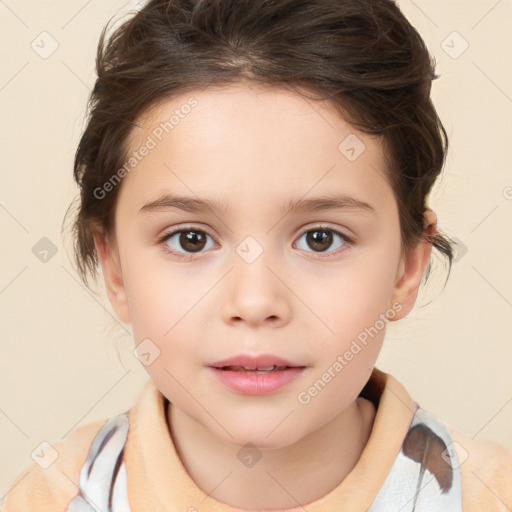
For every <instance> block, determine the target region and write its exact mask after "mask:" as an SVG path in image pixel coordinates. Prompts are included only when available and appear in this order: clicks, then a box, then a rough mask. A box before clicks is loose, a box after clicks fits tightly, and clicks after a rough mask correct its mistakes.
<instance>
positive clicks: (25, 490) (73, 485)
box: [0, 418, 109, 512]
mask: <svg viewBox="0 0 512 512" xmlns="http://www.w3.org/2000/svg"><path fill="white" fill-rule="evenodd" d="M108 421H109V418H104V419H101V420H97V421H94V422H91V423H88V424H86V425H83V426H82V427H79V428H77V429H75V430H73V431H72V432H71V433H70V434H69V435H68V436H67V437H66V438H65V439H63V440H61V441H59V442H56V443H53V444H50V443H43V444H41V445H40V447H39V450H38V451H36V452H34V454H33V457H34V462H33V463H31V464H30V465H29V466H27V467H26V468H25V469H24V470H23V471H22V472H21V473H20V474H19V475H18V476H17V477H16V478H15V479H14V481H13V482H12V483H11V485H10V487H9V489H8V492H7V494H6V495H5V497H4V500H3V503H2V507H1V509H0V510H1V512H18V511H20V512H21V511H26V510H53V511H55V512H57V511H60V510H62V511H64V510H65V509H66V508H67V506H68V505H69V503H70V501H71V500H72V499H73V498H74V497H75V496H76V494H77V492H78V486H77V483H78V481H79V478H80V470H81V468H82V466H83V465H84V463H85V462H86V460H87V457H88V455H89V450H90V448H91V444H92V443H93V441H94V438H95V437H96V435H97V434H98V432H99V431H100V430H101V428H102V427H103V426H104V425H105V424H106V423H107V422H108Z"/></svg>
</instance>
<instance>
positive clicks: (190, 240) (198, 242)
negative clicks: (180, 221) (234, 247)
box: [160, 229, 214, 254]
mask: <svg viewBox="0 0 512 512" xmlns="http://www.w3.org/2000/svg"><path fill="white" fill-rule="evenodd" d="M175 235H180V236H179V237H177V242H176V240H173V239H175V238H176V236H175ZM207 237H208V238H210V239H211V240H212V237H211V236H210V235H209V234H208V233H206V232H205V231H201V230H199V229H180V230H177V231H173V232H172V233H167V234H166V235H165V236H164V237H163V238H162V240H160V241H161V242H162V243H164V242H169V241H171V242H173V241H174V242H175V245H174V246H173V245H172V243H166V245H168V246H169V247H170V248H171V249H172V250H173V251H174V252H177V253H180V250H179V247H177V246H181V248H182V249H185V251H186V252H185V253H184V254H190V253H196V252H200V251H201V250H202V249H204V248H205V245H207V244H206V242H207V240H206V239H207ZM213 246H214V244H213ZM207 248H208V247H207ZM182 254H183V253H182Z"/></svg>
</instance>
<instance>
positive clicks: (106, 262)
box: [93, 227, 130, 324]
mask: <svg viewBox="0 0 512 512" xmlns="http://www.w3.org/2000/svg"><path fill="white" fill-rule="evenodd" d="M93 237H94V245H95V246H96V252H97V254H98V257H99V259H100V262H101V267H102V269H103V277H104V278H105V286H106V288H107V295H108V298H109V300H110V303H111V304H112V307H113V308H114V312H115V314H116V315H117V317H118V318H119V320H121V322H124V323H125V324H129V323H130V312H129V309H128V302H127V300H126V291H125V285H124V281H123V272H122V268H121V260H120V258H119V252H118V250H117V247H116V246H115V244H114V243H111V242H110V240H109V239H108V237H107V236H106V235H105V233H104V231H103V230H102V229H101V228H97V227H95V228H93Z"/></svg>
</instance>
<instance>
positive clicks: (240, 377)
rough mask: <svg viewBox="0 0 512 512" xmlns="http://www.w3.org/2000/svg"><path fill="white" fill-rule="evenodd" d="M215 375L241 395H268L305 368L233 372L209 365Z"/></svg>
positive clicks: (283, 385)
mask: <svg viewBox="0 0 512 512" xmlns="http://www.w3.org/2000/svg"><path fill="white" fill-rule="evenodd" d="M210 369H211V370H212V371H213V373H214V374H215V376H216V377H217V378H218V379H219V380H220V381H221V382H222V383H223V384H224V385H225V386H227V387H228V388H230V389H232V390H233V391H236V392H237V393H241V394H243V395H268V394H270V393H274V392H276V391H278V390H280V389H282V388H284V387H285V386H286V385H287V384H289V383H290V382H292V381H294V380H295V379H296V378H297V377H298V376H299V375H300V374H301V373H302V371H303V370H304V369H305V368H304V367H294V368H287V369H286V370H279V371H273V372H268V373H256V372H244V371H240V372H234V371H230V370H220V369H219V368H213V367H210Z"/></svg>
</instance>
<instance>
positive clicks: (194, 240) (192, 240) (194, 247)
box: [180, 231, 204, 252]
mask: <svg viewBox="0 0 512 512" xmlns="http://www.w3.org/2000/svg"><path fill="white" fill-rule="evenodd" d="M180 244H181V246H182V247H183V248H184V249H185V250H187V251H191V252H197V251H200V250H201V249H202V248H203V246H204V236H202V235H201V234H200V233H199V232H198V231H184V232H183V233H181V236H180Z"/></svg>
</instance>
